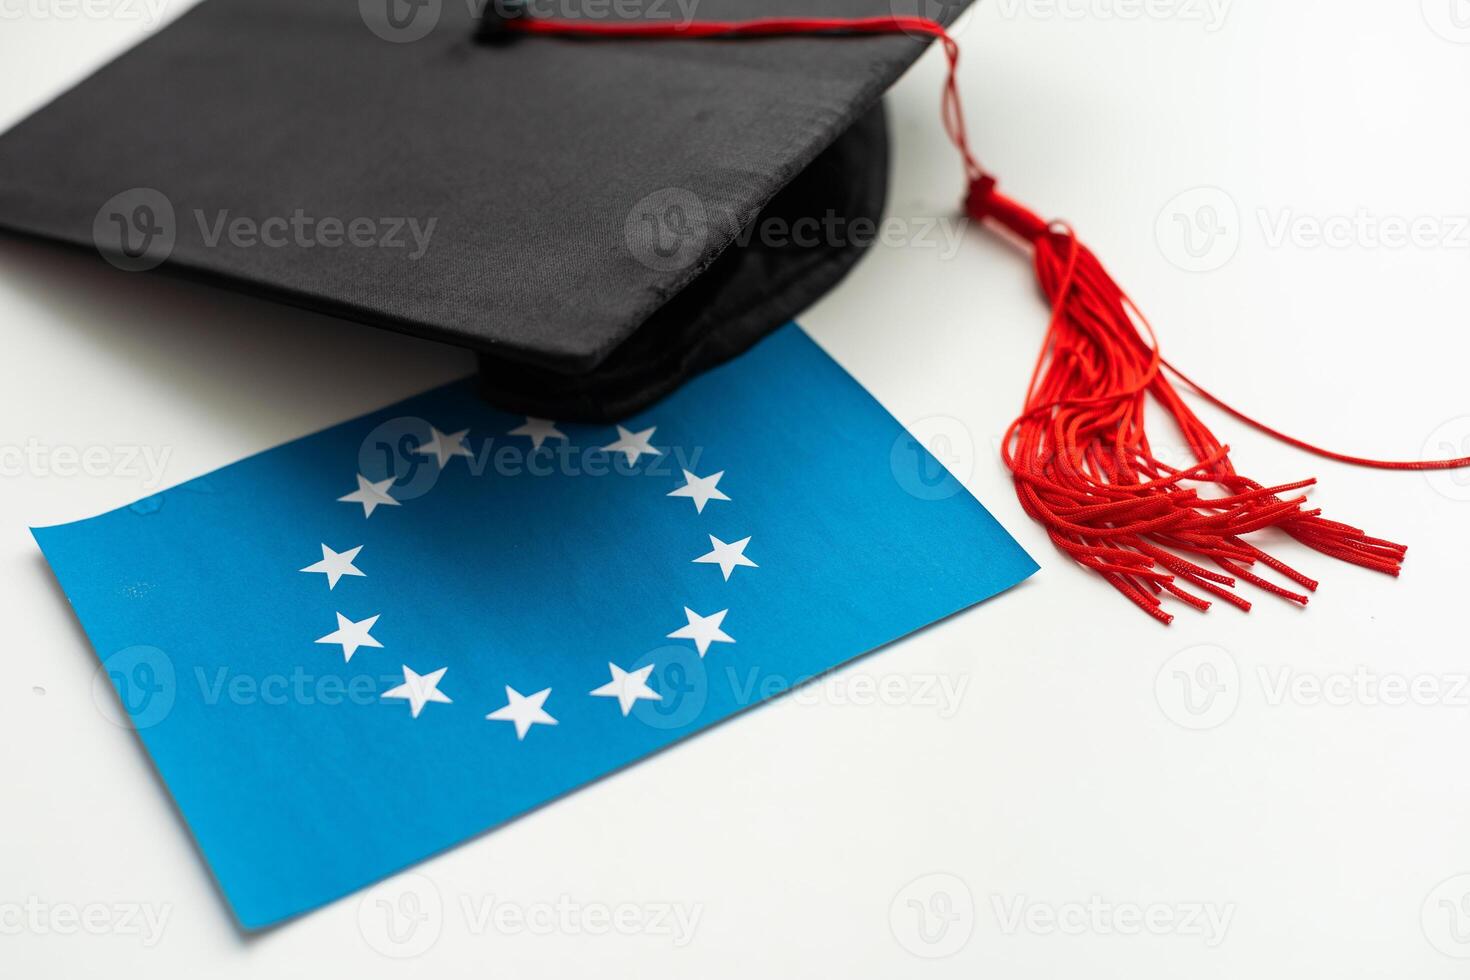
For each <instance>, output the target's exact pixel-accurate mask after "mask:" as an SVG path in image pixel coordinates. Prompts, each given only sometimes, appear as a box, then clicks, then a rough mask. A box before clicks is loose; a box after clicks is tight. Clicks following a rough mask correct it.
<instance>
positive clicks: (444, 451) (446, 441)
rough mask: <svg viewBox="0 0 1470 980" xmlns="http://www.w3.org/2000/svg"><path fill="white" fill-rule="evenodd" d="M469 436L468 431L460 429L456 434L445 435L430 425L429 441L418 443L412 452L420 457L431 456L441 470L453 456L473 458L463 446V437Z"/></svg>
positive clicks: (472, 454)
mask: <svg viewBox="0 0 1470 980" xmlns="http://www.w3.org/2000/svg"><path fill="white" fill-rule="evenodd" d="M469 434H470V430H469V429H460V430H459V431H458V432H452V433H450V434H448V435H445V434H444V433H443V432H440V431H439V430H438V429H436V428H434V427H433V426H432V425H431V426H429V441H428V442H425V443H420V444H419V447H418V448H417V449H415V450H414V452H416V453H418V454H419V455H420V456H433V457H434V458H435V459H436V460H437V461H438V462H439V468H440V469H441V470H442V469H443V468H444V464H446V463H448V462H449V460H450V459H451V458H453V457H455V456H468V457H470V458H471V459H473V458H474V455H475V454H474V453H472V452H470V451H469V449H467V448H466V447H465V444H464V437H465V436H467V435H469Z"/></svg>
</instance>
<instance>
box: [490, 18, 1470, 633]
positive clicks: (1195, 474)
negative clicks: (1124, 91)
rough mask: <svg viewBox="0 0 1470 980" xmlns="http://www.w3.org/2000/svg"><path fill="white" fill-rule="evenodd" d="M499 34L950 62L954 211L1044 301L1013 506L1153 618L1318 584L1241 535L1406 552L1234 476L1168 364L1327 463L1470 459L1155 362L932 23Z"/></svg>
mask: <svg viewBox="0 0 1470 980" xmlns="http://www.w3.org/2000/svg"><path fill="white" fill-rule="evenodd" d="M504 28H505V29H506V30H509V31H515V32H520V33H527V34H541V35H559V36H572V37H596V38H686V39H689V38H734V37H756V36H767V37H769V36H775V35H813V34H817V35H861V34H895V33H900V32H903V33H908V34H917V35H925V36H929V37H933V38H935V39H936V40H938V41H939V42H940V44H941V45H942V46H943V49H944V53H945V57H946V59H947V60H948V63H949V73H948V77H947V78H946V81H945V85H944V95H943V100H942V104H941V110H942V118H943V121H944V127H945V131H946V132H947V133H948V134H949V137H950V139H951V141H953V143H954V145H955V147H956V148H957V149H958V150H959V151H960V155H961V157H962V158H963V161H964V166H965V175H966V178H967V179H968V181H969V194H968V196H967V197H966V200H965V212H966V213H967V214H968V215H969V216H970V217H971V218H973V219H974V220H976V221H979V222H983V223H987V224H989V225H990V226H992V227H995V228H1000V229H1003V230H1004V231H1006V232H1008V233H1009V234H1010V235H1011V236H1014V238H1015V239H1016V240H1018V241H1019V242H1021V243H1023V244H1024V245H1026V246H1029V247H1030V249H1031V251H1032V253H1033V259H1034V264H1035V269H1036V276H1037V279H1038V281H1039V283H1040V285H1041V290H1042V293H1043V294H1044V295H1045V296H1046V298H1047V301H1048V302H1049V303H1050V304H1051V321H1050V323H1049V324H1048V326H1047V332H1046V339H1045V340H1044V341H1043V343H1042V349H1041V354H1040V356H1039V357H1038V358H1037V361H1036V366H1035V368H1034V369H1033V371H1032V375H1031V382H1030V384H1029V385H1028V386H1027V389H1026V400H1025V405H1024V408H1023V411H1022V413H1021V415H1020V417H1019V418H1017V419H1016V420H1015V421H1014V422H1012V423H1011V425H1010V428H1009V429H1007V431H1006V437H1005V439H1004V440H1002V449H1001V455H1002V456H1003V458H1004V460H1005V463H1006V465H1007V466H1008V467H1009V468H1010V470H1011V473H1012V474H1013V476H1014V480H1015V485H1016V492H1017V494H1018V495H1019V496H1020V500H1021V506H1022V508H1023V509H1024V510H1025V511H1026V513H1027V514H1028V515H1030V516H1031V518H1032V519H1033V520H1035V521H1037V522H1038V523H1039V524H1041V525H1042V526H1043V527H1045V528H1046V531H1047V534H1048V536H1049V537H1050V538H1051V540H1052V543H1053V544H1055V545H1056V547H1057V548H1058V549H1060V550H1061V551H1063V552H1065V553H1066V554H1067V555H1070V556H1071V557H1072V559H1073V560H1074V561H1076V562H1077V563H1078V564H1080V565H1083V566H1084V567H1086V568H1090V569H1092V570H1093V571H1095V572H1097V573H1098V574H1099V575H1101V576H1102V577H1103V578H1104V579H1106V580H1107V581H1108V582H1109V583H1110V584H1111V585H1112V586H1113V587H1114V588H1115V589H1117V590H1118V591H1119V592H1121V593H1122V594H1123V595H1124V596H1126V597H1127V598H1128V599H1129V600H1130V601H1132V602H1133V603H1134V604H1135V605H1137V606H1138V607H1139V608H1140V609H1142V610H1143V611H1144V612H1146V613H1148V614H1149V615H1150V616H1152V617H1154V618H1155V619H1157V620H1159V621H1160V622H1163V623H1168V622H1170V621H1172V620H1173V618H1174V617H1173V615H1172V614H1171V613H1170V612H1168V611H1167V610H1166V609H1165V607H1164V604H1165V601H1166V600H1168V599H1175V600H1178V601H1180V602H1183V603H1184V604H1185V605H1188V606H1192V607H1194V608H1196V609H1200V610H1204V609H1207V608H1209V606H1210V604H1211V600H1212V599H1221V600H1223V601H1225V602H1228V603H1230V604H1231V605H1234V606H1237V607H1239V608H1240V609H1243V610H1249V609H1250V603H1249V602H1248V601H1246V600H1245V599H1244V598H1242V597H1241V596H1239V595H1237V594H1236V593H1235V591H1233V590H1234V588H1235V586H1236V585H1237V584H1238V583H1239V582H1248V583H1250V584H1251V585H1254V586H1256V587H1257V588H1260V589H1262V590H1264V591H1265V592H1268V593H1271V594H1273V595H1276V596H1279V597H1281V598H1283V599H1287V600H1289V601H1291V602H1296V603H1301V604H1305V603H1306V601H1307V595H1306V593H1307V592H1311V591H1313V590H1315V589H1316V588H1317V583H1316V582H1315V581H1314V580H1312V579H1310V578H1308V577H1307V576H1305V575H1303V574H1302V573H1301V572H1299V571H1297V570H1295V569H1294V568H1291V567H1289V566H1288V565H1286V564H1284V563H1282V562H1281V561H1279V560H1277V559H1275V558H1273V557H1271V556H1270V555H1268V554H1266V553H1265V552H1264V551H1262V550H1260V549H1259V548H1257V547H1255V546H1254V545H1252V544H1250V543H1249V542H1247V541H1246V540H1245V536H1246V535H1248V534H1250V533H1251V532H1252V531H1259V530H1262V529H1264V528H1270V527H1274V528H1277V529H1279V530H1281V531H1283V532H1285V533H1286V534H1288V535H1290V536H1291V537H1293V538H1295V539H1296V540H1298V541H1300V542H1301V543H1302V544H1305V545H1306V546H1307V547H1309V548H1312V549H1314V550H1316V551H1319V552H1321V553H1322V554H1325V555H1329V556H1331V557H1333V558H1338V559H1341V560H1342V561H1347V562H1351V563H1353V564H1355V565H1360V566H1362V567H1364V568H1369V569H1373V570H1375V571H1380V572H1385V573H1387V574H1389V575H1397V574H1398V572H1399V568H1400V564H1401V562H1402V561H1403V558H1404V552H1405V548H1404V546H1403V545H1399V544H1394V543H1393V542H1391V541H1384V540H1382V539H1380V538H1375V537H1371V536H1370V535H1368V534H1366V533H1364V532H1363V531H1361V530H1359V529H1358V528H1355V527H1351V526H1349V525H1347V524H1340V523H1338V522H1336V521H1331V520H1328V519H1326V518H1324V517H1323V516H1322V515H1321V511H1320V510H1318V509H1317V508H1313V507H1309V506H1307V498H1306V495H1305V494H1304V493H1303V492H1302V491H1304V490H1305V489H1306V488H1307V487H1310V486H1312V485H1313V484H1314V483H1315V482H1316V481H1315V480H1313V479H1306V480H1298V481H1295V482H1292V483H1285V484H1280V485H1276V486H1263V485H1261V484H1260V483H1257V482H1256V481H1254V480H1251V479H1248V478H1246V477H1244V476H1241V475H1240V474H1238V473H1237V472H1236V471H1235V467H1234V466H1233V465H1232V463H1231V461H1230V455H1229V448H1228V447H1227V446H1225V445H1223V444H1222V443H1221V442H1220V441H1219V440H1218V439H1216V438H1215V436H1214V434H1213V433H1211V432H1210V430H1209V429H1208V428H1207V427H1206V426H1205V424H1204V423H1203V422H1201V421H1200V420H1199V418H1198V416H1196V415H1195V414H1194V412H1193V411H1191V410H1190V408H1189V406H1188V405H1186V404H1185V403H1184V401H1183V400H1182V399H1181V398H1180V396H1179V392H1178V390H1177V389H1176V388H1175V386H1174V385H1173V383H1172V382H1171V381H1170V379H1169V375H1170V374H1171V373H1172V374H1173V376H1174V377H1176V378H1178V379H1179V380H1180V381H1181V382H1183V384H1184V385H1185V386H1186V387H1188V388H1190V389H1191V390H1193V391H1194V392H1196V393H1197V394H1198V395H1200V396H1201V397H1203V398H1204V399H1205V400H1207V401H1209V402H1211V403H1212V404H1214V405H1216V406H1217V407H1219V408H1221V409H1223V410H1224V411H1226V412H1228V413H1229V414H1231V415H1233V416H1235V417H1236V418H1238V419H1240V420H1241V421H1243V422H1246V423H1248V424H1250V425H1252V426H1254V427H1255V428H1257V429H1260V430H1261V431H1263V432H1266V433H1267V434H1269V435H1271V436H1274V437H1275V438H1278V439H1281V440H1282V441H1284V442H1287V443H1289V444H1291V445H1293V446H1296V447H1298V448H1301V449H1304V450H1307V451H1309V452H1313V453H1316V454H1318V455H1320V456H1325V457H1327V458H1329V459H1334V460H1339V461H1342V462H1347V463H1353V464H1357V465H1361V466H1374V467H1380V468H1384V469H1450V468H1458V467H1462V466H1470V457H1466V458H1461V459H1450V460H1435V461H1426V462H1416V461H1407V462H1394V461H1387V460H1372V459H1363V458H1361V457H1356V456H1348V455H1345V454H1341V453H1335V452H1332V451H1330V450H1326V449H1321V448H1319V447H1317V446H1314V445H1312V444H1310V443H1307V442H1304V441H1302V440H1300V439H1296V438H1293V437H1291V436H1288V435H1285V434H1283V433H1281V432H1278V431H1276V430H1275V429H1272V428H1271V427H1269V426H1267V425H1265V424H1263V423H1261V422H1258V421H1256V420H1255V419H1253V418H1251V417H1249V416H1247V415H1245V414H1244V413H1243V412H1240V411H1238V410H1237V409H1234V408H1232V407H1231V406H1229V405H1227V404H1225V403H1224V402H1223V401H1221V400H1220V399H1218V398H1216V397H1215V396H1214V395H1212V394H1210V393H1209V392H1207V391H1205V390H1204V389H1203V388H1201V387H1200V386H1199V385H1197V384H1195V383H1194V382H1193V381H1191V380H1190V379H1189V378H1188V377H1186V376H1185V375H1184V374H1183V373H1182V372H1180V371H1178V370H1177V369H1175V368H1174V367H1173V366H1172V365H1170V364H1169V363H1168V362H1167V361H1166V360H1164V358H1163V357H1162V356H1161V355H1160V353H1159V346H1158V342H1157V340H1156V338H1155V336H1154V333H1153V329H1152V328H1151V327H1150V326H1149V325H1148V321H1147V320H1145V319H1144V317H1143V316H1142V314H1141V313H1139V311H1138V308H1137V307H1136V306H1135V305H1134V304H1133V302H1132V300H1130V299H1129V298H1128V295H1127V294H1126V293H1124V292H1123V290H1122V288H1121V287H1119V286H1118V284H1117V283H1116V282H1114V281H1113V279H1112V277H1111V276H1109V275H1108V273H1107V271H1106V270H1105V269H1104V268H1103V266H1102V263H1101V262H1099V261H1098V259H1097V257H1096V256H1095V255H1093V254H1092V252H1091V251H1090V250H1088V248H1087V247H1086V246H1085V245H1083V244H1082V243H1081V242H1079V241H1078V240H1077V237H1076V235H1074V234H1073V233H1072V229H1071V228H1070V227H1068V226H1067V225H1065V224H1063V223H1061V222H1055V221H1045V220H1043V219H1042V218H1040V217H1038V216H1037V215H1036V214H1035V213H1034V212H1033V211H1031V210H1030V209H1029V208H1027V207H1025V206H1024V205H1021V204H1019V203H1017V202H1016V201H1014V200H1012V199H1011V198H1009V197H1006V196H1005V195H1003V194H1001V193H1000V192H999V191H998V190H997V189H996V182H995V179H994V178H993V177H991V176H990V175H988V174H987V173H986V172H985V171H984V170H983V169H982V168H981V167H980V165H979V163H978V162H976V159H975V156H974V155H973V154H972V153H971V151H970V147H969V142H968V138H967V135H966V132H965V119H964V114H963V112H962V111H961V106H960V94H959V89H958V86H957V82H956V73H955V69H956V66H957V64H958V61H959V45H958V44H957V43H956V42H955V40H954V39H953V38H952V37H950V36H949V33H948V32H947V31H946V30H945V28H944V26H943V25H942V24H940V23H938V22H937V21H933V20H929V19H927V18H923V17H869V18H862V19H855V20H845V19H828V18H765V19H758V20H750V21H734V22H731V21H723V22H721V21H696V22H692V23H689V24H674V23H632V24H608V23H606V22H592V21H576V20H556V19H544V18H525V17H523V18H516V19H512V20H509V21H507V22H506V23H505V24H504ZM1150 399H1152V400H1153V401H1154V402H1156V403H1157V404H1158V405H1159V406H1160V407H1162V408H1163V410H1164V411H1165V412H1167V413H1168V414H1169V415H1170V416H1171V417H1172V418H1173V420H1174V422H1175V423H1176V424H1177V426H1178V429H1179V431H1180V432H1181V433H1182V434H1183V436H1184V440H1185V443H1186V445H1187V446H1188V447H1189V451H1190V453H1191V455H1192V456H1193V457H1194V460H1195V461H1194V463H1193V464H1190V465H1185V466H1182V467H1175V466H1171V465H1169V464H1168V463H1166V462H1164V461H1162V460H1160V459H1158V458H1157V457H1156V456H1155V455H1154V453H1153V450H1152V449H1151V448H1150V445H1149V439H1148V434H1147V432H1146V431H1145V427H1144V409H1145V406H1146V404H1147V402H1148V401H1149V400H1150ZM1201 491H1208V493H1202V492H1201ZM1258 568H1259V569H1269V570H1270V571H1271V572H1274V573H1275V574H1276V575H1277V576H1279V577H1281V578H1283V579H1285V580H1287V581H1288V582H1290V583H1292V585H1291V586H1283V585H1280V584H1277V583H1275V582H1272V581H1270V580H1268V579H1266V578H1264V577H1262V576H1261V575H1258V574H1256V570H1257V569H1258ZM1293 586H1294V587H1293ZM1297 589H1301V590H1304V591H1297Z"/></svg>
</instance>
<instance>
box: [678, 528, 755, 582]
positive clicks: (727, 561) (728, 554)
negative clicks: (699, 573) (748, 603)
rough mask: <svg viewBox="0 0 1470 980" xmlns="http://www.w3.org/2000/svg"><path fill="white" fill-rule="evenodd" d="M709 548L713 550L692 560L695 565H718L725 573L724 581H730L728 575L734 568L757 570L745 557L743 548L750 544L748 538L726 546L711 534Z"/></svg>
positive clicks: (753, 563)
mask: <svg viewBox="0 0 1470 980" xmlns="http://www.w3.org/2000/svg"><path fill="white" fill-rule="evenodd" d="M709 543H710V547H711V548H712V549H713V550H712V551H710V552H709V554H706V555H700V556H699V557H698V558H696V559H694V562H695V564H703V565H719V566H720V571H722V572H724V573H725V581H726V582H728V581H730V573H731V572H733V571H735V569H736V568H740V567H745V568H759V567H760V566H759V565H757V564H756V563H755V562H753V561H751V560H750V559H749V558H747V557H745V546H746V545H748V544H750V538H748V537H744V538H741V539H740V540H739V541H736V542H735V543H734V544H726V543H725V542H723V541H721V540H720V539H719V538H717V537H715V536H714V535H713V534H711V535H710V536H709Z"/></svg>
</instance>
